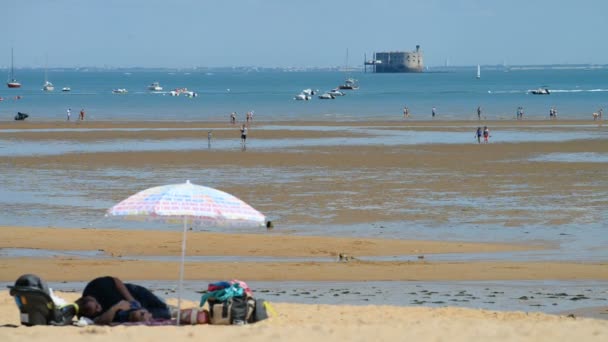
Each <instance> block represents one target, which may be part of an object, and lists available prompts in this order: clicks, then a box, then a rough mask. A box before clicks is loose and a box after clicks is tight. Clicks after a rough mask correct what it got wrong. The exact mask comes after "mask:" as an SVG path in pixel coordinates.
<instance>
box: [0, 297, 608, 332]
mask: <svg viewBox="0 0 608 342" xmlns="http://www.w3.org/2000/svg"><path fill="white" fill-rule="evenodd" d="M59 295H60V296H62V297H63V298H65V299H66V300H73V299H75V298H76V297H77V294H74V293H60V294H59ZM193 304H194V303H191V302H186V303H185V305H184V307H188V306H190V305H193ZM273 307H274V309H275V310H276V312H277V314H278V315H277V316H274V317H271V318H270V319H269V320H266V321H263V322H260V323H256V324H252V325H246V326H240V327H239V326H210V325H196V326H183V327H167V326H164V327H137V326H136V327H112V328H110V327H101V326H92V327H84V328H77V327H40V326H38V327H30V328H27V327H18V328H9V327H2V328H0V340H1V341H3V342H17V341H19V342H21V341H24V340H44V341H62V342H70V341H82V340H87V341H115V340H132V341H138V342H143V341H168V340H170V341H193V340H219V339H222V340H231V341H234V340H247V341H311V340H319V341H389V340H390V341H395V340H397V341H423V342H424V341H452V342H460V341H483V342H485V341H552V342H553V341H575V340H576V341H605V340H606V339H607V338H608V320H594V319H584V318H570V317H566V316H555V315H546V314H542V313H526V312H495V311H487V310H474V309H460V308H441V309H432V308H409V307H392V306H373V305H369V306H345V305H342V306H337V305H304V304H285V303H273ZM0 322H3V324H14V325H18V324H19V316H18V311H17V310H16V307H15V304H14V301H13V299H12V298H10V296H9V295H8V292H7V291H0Z"/></svg>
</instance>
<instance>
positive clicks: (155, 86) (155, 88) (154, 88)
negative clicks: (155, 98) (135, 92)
mask: <svg viewBox="0 0 608 342" xmlns="http://www.w3.org/2000/svg"><path fill="white" fill-rule="evenodd" d="M148 90H150V91H163V87H161V86H160V83H158V82H153V83H152V84H150V85H149V86H148Z"/></svg>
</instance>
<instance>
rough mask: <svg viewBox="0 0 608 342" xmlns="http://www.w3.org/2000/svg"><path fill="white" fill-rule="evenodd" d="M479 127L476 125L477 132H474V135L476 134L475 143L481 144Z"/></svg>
mask: <svg viewBox="0 0 608 342" xmlns="http://www.w3.org/2000/svg"><path fill="white" fill-rule="evenodd" d="M481 134H482V132H481V127H477V133H475V136H477V143H478V144H481Z"/></svg>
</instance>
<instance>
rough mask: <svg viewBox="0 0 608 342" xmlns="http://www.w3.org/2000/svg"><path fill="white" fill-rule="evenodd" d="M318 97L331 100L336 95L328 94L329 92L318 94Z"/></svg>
mask: <svg viewBox="0 0 608 342" xmlns="http://www.w3.org/2000/svg"><path fill="white" fill-rule="evenodd" d="M319 98H320V99H321V100H333V99H335V98H336V97H335V96H333V95H332V94H329V93H323V94H321V95H319Z"/></svg>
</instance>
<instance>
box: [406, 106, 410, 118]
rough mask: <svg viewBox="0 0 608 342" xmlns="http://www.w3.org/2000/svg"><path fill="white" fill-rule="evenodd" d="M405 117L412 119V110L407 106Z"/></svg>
mask: <svg viewBox="0 0 608 342" xmlns="http://www.w3.org/2000/svg"><path fill="white" fill-rule="evenodd" d="M405 117H406V118H409V117H410V109H409V108H408V107H407V106H405Z"/></svg>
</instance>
